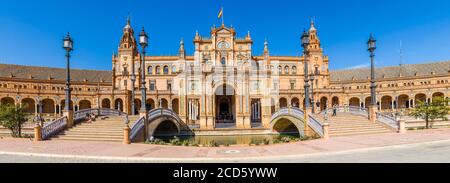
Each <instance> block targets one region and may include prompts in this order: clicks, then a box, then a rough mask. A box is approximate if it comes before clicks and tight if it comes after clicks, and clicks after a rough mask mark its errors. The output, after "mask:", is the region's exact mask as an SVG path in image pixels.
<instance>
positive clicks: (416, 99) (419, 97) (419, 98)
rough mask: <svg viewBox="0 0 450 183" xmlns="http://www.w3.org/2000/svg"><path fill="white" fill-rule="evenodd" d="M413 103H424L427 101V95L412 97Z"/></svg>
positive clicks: (421, 94) (420, 94)
mask: <svg viewBox="0 0 450 183" xmlns="http://www.w3.org/2000/svg"><path fill="white" fill-rule="evenodd" d="M414 100H415V103H416V104H418V103H419V102H426V101H427V95H426V94H424V93H418V94H416V96H414Z"/></svg>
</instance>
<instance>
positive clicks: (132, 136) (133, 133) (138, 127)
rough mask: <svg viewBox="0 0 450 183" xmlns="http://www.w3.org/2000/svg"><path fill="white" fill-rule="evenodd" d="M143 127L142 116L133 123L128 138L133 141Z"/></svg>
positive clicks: (143, 119) (143, 118) (143, 120)
mask: <svg viewBox="0 0 450 183" xmlns="http://www.w3.org/2000/svg"><path fill="white" fill-rule="evenodd" d="M144 127H145V117H144V116H142V117H141V118H139V119H138V120H137V121H136V123H134V124H133V126H132V127H131V131H130V140H131V141H132V142H133V141H135V140H136V138H137V135H138V134H139V132H140V131H141V130H143V129H144Z"/></svg>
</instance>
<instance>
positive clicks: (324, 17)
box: [0, 0, 450, 70]
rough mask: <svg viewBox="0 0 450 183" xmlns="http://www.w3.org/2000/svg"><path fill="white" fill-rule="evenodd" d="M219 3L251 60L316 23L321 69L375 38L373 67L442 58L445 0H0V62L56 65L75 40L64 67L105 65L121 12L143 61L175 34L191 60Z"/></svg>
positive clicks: (349, 60)
mask: <svg viewBox="0 0 450 183" xmlns="http://www.w3.org/2000/svg"><path fill="white" fill-rule="evenodd" d="M221 5H223V6H224V9H225V12H224V16H225V23H226V24H227V25H230V24H232V25H233V27H235V29H236V31H237V32H238V37H243V36H245V34H246V33H247V31H248V30H250V31H251V34H252V38H253V40H254V48H253V49H254V54H256V55H259V54H261V52H262V49H263V42H264V39H265V38H268V40H269V44H270V51H271V54H272V55H299V54H300V52H301V47H300V43H299V42H300V35H301V33H302V30H303V29H304V28H307V27H308V26H309V17H311V16H314V17H316V25H317V28H318V29H319V36H320V39H321V41H322V46H323V47H324V51H325V54H326V55H328V56H329V57H330V69H333V70H334V69H347V68H352V67H361V66H367V65H368V63H369V59H368V53H367V51H366V45H365V42H366V41H367V39H368V37H369V34H370V33H374V35H375V36H376V38H377V40H378V47H379V48H378V50H377V53H376V54H377V57H376V64H377V66H389V65H398V64H399V62H400V56H399V47H400V46H399V45H400V41H402V42H403V52H404V58H403V62H404V63H405V64H412V63H422V62H432V61H445V60H450V11H448V10H449V9H450V1H444V0H426V1H425V0H420V1H419V0H415V1H414V0H395V1H392V0H377V1H375V0H370V1H369V0H339V1H338V0H315V1H310V0H309V1H305V0H277V1H261V0H259V1H258V0H247V1H242V0H240V1H239V0H191V1H187V0H165V1H163V0H159V1H156V0H77V1H68V0H67V1H61V0H39V1H35V0H14V1H10V0H0V25H1V27H0V63H10V64H22V65H38V66H54V67H64V66H65V63H64V50H62V48H61V44H62V43H61V39H62V37H63V36H64V35H65V34H66V32H68V31H70V32H71V34H72V35H73V38H74V39H75V41H76V42H75V48H76V50H75V51H74V53H73V54H74V56H73V62H72V66H73V67H75V68H83V69H99V70H110V69H111V54H112V52H113V51H115V50H117V46H118V42H119V39H120V36H121V34H122V28H123V26H124V24H125V22H126V17H127V15H128V14H131V16H132V25H133V27H134V29H135V31H136V32H139V31H140V29H141V27H142V26H145V28H146V30H147V32H148V34H149V36H150V46H149V48H148V53H149V55H174V54H176V53H177V50H178V46H179V40H180V38H184V40H185V42H186V43H187V44H186V48H187V50H188V53H189V54H192V50H193V45H192V38H193V36H194V35H195V31H196V30H198V31H199V33H200V34H202V35H204V36H208V34H209V31H210V27H211V26H212V25H213V24H216V25H219V24H220V20H219V19H217V13H218V11H219V9H220V6H221Z"/></svg>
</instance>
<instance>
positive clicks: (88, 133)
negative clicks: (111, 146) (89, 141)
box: [60, 131, 123, 136]
mask: <svg viewBox="0 0 450 183" xmlns="http://www.w3.org/2000/svg"><path fill="white" fill-rule="evenodd" d="M60 135H111V136H123V132H122V133H120V132H109V131H105V132H86V131H83V132H80V131H78V132H73V131H67V132H63V133H61V134H60Z"/></svg>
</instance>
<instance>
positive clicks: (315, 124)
mask: <svg viewBox="0 0 450 183" xmlns="http://www.w3.org/2000/svg"><path fill="white" fill-rule="evenodd" d="M283 115H292V116H294V117H296V118H298V119H304V117H305V113H304V111H303V110H301V109H299V108H296V107H291V108H283V109H280V110H279V111H278V112H276V113H275V114H273V115H272V119H271V121H273V120H275V119H276V118H278V117H280V116H283ZM308 126H310V127H311V128H312V129H313V130H314V131H315V132H316V133H317V134H318V135H319V136H321V137H323V136H324V129H323V123H321V122H320V121H319V120H317V119H316V118H315V117H313V116H312V115H309V121H308Z"/></svg>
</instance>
